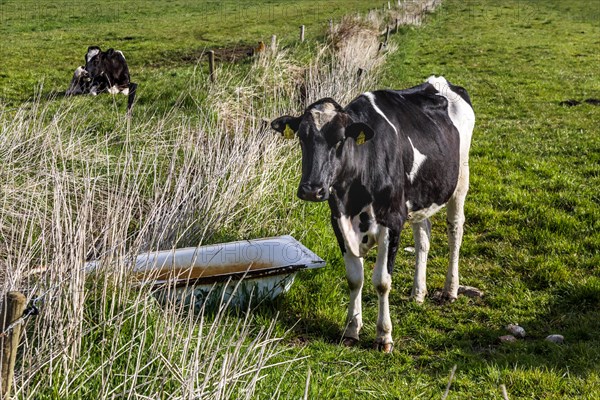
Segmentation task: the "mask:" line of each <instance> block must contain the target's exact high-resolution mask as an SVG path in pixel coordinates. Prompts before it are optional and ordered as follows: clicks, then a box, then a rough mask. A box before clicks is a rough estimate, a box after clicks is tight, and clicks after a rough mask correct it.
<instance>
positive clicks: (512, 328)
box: [506, 324, 527, 339]
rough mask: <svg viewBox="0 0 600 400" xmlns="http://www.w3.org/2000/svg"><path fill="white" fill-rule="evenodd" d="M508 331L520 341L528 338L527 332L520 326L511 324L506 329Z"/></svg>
mask: <svg viewBox="0 0 600 400" xmlns="http://www.w3.org/2000/svg"><path fill="white" fill-rule="evenodd" d="M506 330H507V331H508V333H510V334H511V335H513V336H514V337H516V338H518V339H523V338H524V337H525V336H527V332H525V329H523V327H521V326H519V325H515V324H509V325H508V326H507V327H506Z"/></svg>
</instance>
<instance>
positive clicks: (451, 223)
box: [442, 167, 469, 301]
mask: <svg viewBox="0 0 600 400" xmlns="http://www.w3.org/2000/svg"><path fill="white" fill-rule="evenodd" d="M468 189H469V170H468V167H464V168H463V171H462V175H461V178H460V180H459V184H458V187H457V189H456V191H455V192H454V195H453V196H452V198H451V199H450V201H449V202H448V213H447V223H448V245H449V247H450V259H449V264H448V273H447V274H446V283H445V284H444V291H443V292H442V297H443V298H444V299H446V300H449V301H454V300H456V298H457V297H458V287H459V282H458V280H459V277H458V258H459V253H460V246H461V244H462V238H463V225H464V223H465V199H466V197H467V192H468Z"/></svg>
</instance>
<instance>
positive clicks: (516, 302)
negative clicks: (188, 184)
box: [280, 0, 600, 399]
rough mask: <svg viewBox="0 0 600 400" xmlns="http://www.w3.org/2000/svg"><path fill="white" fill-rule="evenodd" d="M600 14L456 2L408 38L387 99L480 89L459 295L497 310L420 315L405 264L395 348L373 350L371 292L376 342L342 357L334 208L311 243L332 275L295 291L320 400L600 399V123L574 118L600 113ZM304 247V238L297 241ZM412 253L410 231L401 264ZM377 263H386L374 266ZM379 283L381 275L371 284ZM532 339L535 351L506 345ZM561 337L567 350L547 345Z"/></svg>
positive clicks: (461, 308) (439, 222)
mask: <svg viewBox="0 0 600 400" xmlns="http://www.w3.org/2000/svg"><path fill="white" fill-rule="evenodd" d="M598 11H599V10H598V7H597V6H594V4H593V3H592V2H587V1H576V0H575V1H568V2H558V1H525V2H523V1H519V2H516V1H514V2H513V1H508V2H502V3H498V4H492V2H481V1H470V2H466V3H464V4H463V3H461V2H458V1H447V2H444V3H443V5H442V7H441V8H439V9H438V11H437V12H436V14H435V16H434V17H433V18H431V19H430V20H429V21H428V23H427V24H426V25H425V26H424V27H422V28H414V27H408V28H404V29H403V32H402V34H401V35H399V36H395V37H394V41H395V43H396V44H397V45H398V51H397V52H396V53H394V54H392V55H390V58H389V59H388V61H387V64H386V72H385V74H384V77H383V78H382V80H381V81H380V85H379V86H380V87H390V88H403V87H409V86H412V85H414V84H416V83H418V82H421V81H423V80H424V79H426V78H427V77H428V76H430V75H432V74H437V75H443V76H445V77H447V79H449V80H450V81H451V82H453V83H455V84H459V85H462V86H464V87H466V88H467V90H468V91H469V93H470V95H471V98H472V100H473V103H474V108H475V111H476V117H477V122H476V128H475V133H474V137H473V144H472V148H471V159H470V165H471V191H470V194H469V196H468V198H467V204H466V217H467V222H466V234H465V238H464V244H463V248H462V252H461V256H462V261H461V282H462V283H463V284H467V285H471V286H476V287H479V288H481V289H483V290H484V291H485V297H484V298H483V299H475V300H471V299H468V298H464V297H462V298H459V300H458V301H457V302H456V303H454V304H452V305H438V304H436V303H435V302H433V301H431V300H426V302H425V304H424V305H422V306H418V305H416V304H413V303H411V302H410V301H408V295H409V294H410V288H411V285H412V273H413V262H414V258H413V256H411V255H409V254H407V253H404V254H400V255H399V258H398V261H397V265H396V271H395V274H394V278H393V280H394V282H393V289H392V293H391V300H390V303H391V314H392V322H393V324H394V338H395V340H396V347H395V350H394V354H393V355H391V356H387V355H383V354H378V353H375V352H373V351H372V350H370V348H369V347H370V344H371V343H373V341H374V337H375V321H376V317H377V312H376V307H377V297H376V294H375V292H374V290H373V289H372V287H370V286H371V285H370V284H369V276H367V279H366V290H365V293H364V309H363V310H364V320H365V327H364V329H363V332H364V333H363V335H362V339H361V343H360V345H359V347H358V348H356V349H350V350H347V349H342V348H340V347H339V346H338V344H337V342H338V341H339V340H340V338H341V336H342V331H343V324H342V322H343V321H344V318H345V311H346V308H345V307H346V304H347V301H348V300H347V299H348V298H347V294H346V283H345V277H344V268H343V262H342V260H341V257H340V255H339V254H338V251H337V248H336V246H335V239H334V236H333V234H332V232H331V229H330V228H328V227H327V224H328V222H327V215H328V211H327V209H326V206H323V205H318V206H315V205H307V206H306V207H307V208H304V209H303V211H302V214H301V215H298V219H299V220H302V221H304V223H305V225H306V226H310V229H309V230H307V232H306V234H305V237H304V242H305V243H307V244H308V245H309V247H311V248H313V249H314V250H315V251H316V252H317V253H318V254H321V255H323V256H324V257H325V259H327V260H328V261H329V262H330V266H329V268H328V269H327V270H324V271H322V272H319V273H318V275H317V276H315V277H307V278H306V280H305V281H304V280H303V281H302V284H301V285H297V286H296V287H294V289H293V291H292V293H291V294H290V295H289V296H287V297H286V298H285V300H284V303H283V304H282V305H281V306H280V307H283V308H284V309H285V310H286V312H287V313H289V314H290V316H289V319H288V321H289V323H290V324H291V323H292V321H296V319H298V318H299V319H300V322H299V323H298V325H296V326H295V332H296V334H297V336H298V337H302V338H303V340H302V343H305V346H306V347H305V349H306V350H305V352H306V353H305V354H310V355H311V358H310V359H309V361H307V363H308V364H309V365H310V366H311V371H312V375H311V376H312V381H313V386H311V390H312V392H311V393H312V395H313V396H314V398H327V397H331V398H370V397H378V398H416V397H425V398H438V397H439V396H441V394H442V393H443V391H444V389H445V386H446V383H447V380H448V376H449V372H450V370H451V368H452V366H453V365H454V364H456V365H457V366H458V368H457V373H456V376H455V381H454V383H453V385H452V388H451V392H450V398H500V397H501V391H500V388H499V385H501V384H505V385H506V386H507V389H508V393H509V396H510V397H511V398H536V399H542V398H543V399H547V398H597V397H598V396H600V378H599V375H598V374H599V372H600V371H599V369H598V365H599V364H600V351H599V349H600V334H599V333H598V332H599V331H600V279H599V277H600V268H599V267H600V235H599V233H600V222H599V221H600V207H599V206H600V197H599V191H598V187H599V184H600V132H599V131H598V121H599V120H600V108H599V107H598V106H594V105H590V104H582V105H579V106H575V107H568V106H564V105H561V104H560V102H561V101H564V100H568V99H576V100H579V101H582V100H584V99H587V98H596V99H597V98H600V79H598V65H600V63H599V61H600V41H599V40H598V37H600V26H599V21H600V19H599V12H598ZM432 222H433V239H432V247H431V252H430V259H429V273H428V287H429V290H430V293H431V292H433V291H435V290H439V289H441V288H442V286H443V279H444V276H445V271H446V263H447V255H448V251H447V242H446V234H445V214H444V212H441V213H440V214H439V215H437V216H435V217H434V218H433V221H432ZM299 231H300V232H302V231H305V230H304V229H303V228H299ZM410 245H412V234H411V232H410V229H406V230H405V231H404V232H403V234H402V239H401V245H400V248H404V247H406V246H410ZM373 263H374V255H373V256H371V257H370V259H369V260H367V263H366V264H371V265H372V264H373ZM367 275H369V273H368V268H367ZM509 323H519V324H521V325H522V326H523V327H524V328H525V329H526V330H527V332H528V336H527V338H526V339H525V340H522V341H519V342H518V343H515V344H504V345H501V344H500V343H499V342H498V337H499V336H500V335H504V334H506V333H507V332H505V330H504V327H505V326H506V325H507V324H509ZM553 333H559V334H562V335H564V336H565V344H563V345H555V344H552V343H547V342H545V341H544V338H545V337H546V336H547V335H549V334H553Z"/></svg>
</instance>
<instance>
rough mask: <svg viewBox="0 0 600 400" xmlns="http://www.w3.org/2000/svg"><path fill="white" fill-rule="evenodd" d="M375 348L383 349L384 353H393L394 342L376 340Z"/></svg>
mask: <svg viewBox="0 0 600 400" xmlns="http://www.w3.org/2000/svg"><path fill="white" fill-rule="evenodd" d="M373 348H374V349H375V350H377V351H381V352H383V353H391V352H392V351H393V350H394V343H393V342H388V343H381V342H377V341H375V344H374V345H373Z"/></svg>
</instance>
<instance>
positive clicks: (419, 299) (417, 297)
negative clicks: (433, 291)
mask: <svg viewBox="0 0 600 400" xmlns="http://www.w3.org/2000/svg"><path fill="white" fill-rule="evenodd" d="M426 296H427V291H425V292H419V293H416V292H415V291H414V290H413V291H412V293H411V294H410V298H411V299H413V300H414V302H415V303H417V304H423V302H424V301H425V297H426Z"/></svg>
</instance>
